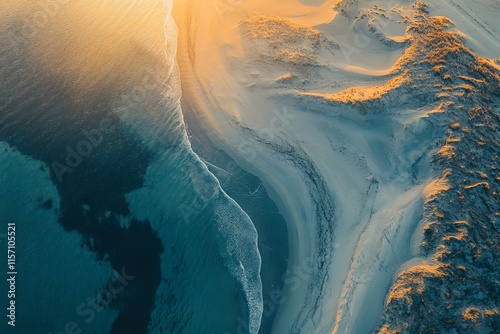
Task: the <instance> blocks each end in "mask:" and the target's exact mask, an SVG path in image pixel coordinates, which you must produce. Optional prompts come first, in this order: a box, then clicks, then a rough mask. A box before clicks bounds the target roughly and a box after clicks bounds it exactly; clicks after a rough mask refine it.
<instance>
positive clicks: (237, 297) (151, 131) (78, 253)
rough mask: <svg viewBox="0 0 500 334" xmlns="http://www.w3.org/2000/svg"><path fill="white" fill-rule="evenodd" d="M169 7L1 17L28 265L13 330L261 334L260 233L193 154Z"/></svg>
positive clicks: (4, 217) (7, 181)
mask: <svg viewBox="0 0 500 334" xmlns="http://www.w3.org/2000/svg"><path fill="white" fill-rule="evenodd" d="M170 6H171V4H170V3H164V2H156V1H137V2H134V3H133V4H132V5H121V4H119V3H118V2H116V1H109V2H107V1H90V2H89V1H83V0H81V1H77V0H74V1H71V2H69V3H66V4H62V3H58V2H54V4H53V6H52V7H50V8H47V7H41V6H39V5H36V4H35V5H33V4H32V3H31V2H29V1H7V2H5V3H3V4H2V5H1V7H0V9H1V10H0V16H3V17H2V19H1V21H0V22H2V23H1V24H0V30H1V31H2V33H1V34H0V36H1V37H0V44H1V46H2V47H1V49H0V63H1V66H0V76H1V77H2V81H1V86H0V97H1V98H2V104H0V144H1V147H3V148H4V149H2V150H0V161H2V165H1V167H2V169H1V173H2V175H1V177H0V182H1V183H0V189H1V190H0V191H1V197H2V204H3V205H2V206H0V209H1V210H2V212H0V225H1V227H2V228H4V227H5V226H6V224H7V223H8V222H9V221H15V222H16V223H17V224H18V226H19V232H18V233H19V234H20V237H19V241H18V242H19V245H18V248H19V252H21V253H22V254H23V255H22V256H19V263H18V266H19V276H18V282H19V289H20V293H19V295H18V304H19V308H18V324H17V328H16V330H17V331H16V332H19V333H32V332H46V333H49V332H54V333H59V332H61V331H64V328H65V326H67V324H68V322H74V323H76V324H77V325H78V328H81V329H83V332H84V333H94V332H95V333H107V332H110V333H120V334H121V333H134V334H136V333H137V334H138V333H201V332H203V333H225V332H228V333H240V332H242V333H247V332H252V333H256V332H257V331H258V329H259V326H260V321H261V315H262V286H261V279H260V265H261V259H260V254H259V252H258V248H257V232H256V230H255V227H254V225H253V224H252V221H251V220H250V218H249V216H248V215H247V214H246V213H245V212H244V211H243V210H242V209H241V208H240V206H239V205H238V204H237V203H236V202H235V201H234V200H233V199H231V198H230V197H229V196H227V195H226V193H224V192H223V191H222V190H221V188H220V186H219V182H218V180H217V179H216V178H215V177H214V175H213V174H212V173H211V172H210V171H209V170H208V169H207V167H206V166H205V164H203V163H202V161H201V160H200V159H199V158H198V157H197V156H196V154H194V152H193V151H192V150H191V146H190V143H189V141H188V138H187V134H186V131H185V126H184V121H183V116H182V111H181V109H180V104H179V99H180V85H179V80H178V74H177V73H176V68H175V66H174V62H175V37H176V36H175V26H174V25H173V22H172V21H171V19H169V17H170V16H169V10H170ZM15 159H17V160H15ZM13 161H19V162H16V164H21V165H20V166H19V167H17V168H16V165H13V164H14V162H13ZM30 166H31V167H30ZM33 166H34V167H33ZM18 184H19V185H23V186H22V187H21V186H19V187H17V186H16V185H18ZM13 187H14V188H13ZM27 191H30V192H31V193H32V194H33V195H32V196H31V194H30V196H31V197H30V196H28V194H26V192H27ZM35 194H37V195H36V196H35ZM38 194H39V195H38ZM8 197H11V198H12V199H13V201H15V203H16V207H17V208H18V209H17V210H11V209H10V208H11V207H13V204H12V205H11V204H9V202H8V201H6V200H5V198H8ZM32 197H33V198H35V200H36V202H35V200H34V199H33V198H32ZM35 226H36V228H35ZM39 226H48V227H47V228H43V229H40V228H39ZM42 231H43V235H39V234H40V233H42ZM54 245H57V247H54ZM40 250H46V252H43V254H40ZM30 252H36V254H31V253H30ZM1 260H2V261H3V260H4V259H3V258H2V259H1ZM42 260H43V263H39V262H38V261H42ZM0 264H1V265H4V264H3V263H0ZM75 268H77V269H75ZM113 270H114V271H116V272H117V273H122V272H126V273H127V275H128V276H129V277H131V279H130V281H129V282H127V285H126V286H125V287H124V289H123V291H120V292H119V293H113V294H111V295H110V296H111V297H109V298H108V299H107V301H108V303H107V304H108V305H107V306H106V307H105V308H102V309H101V308H99V309H98V310H99V311H97V310H95V311H94V313H95V314H94V317H91V316H90V314H91V312H92V311H91V310H90V308H88V306H86V305H85V303H86V302H87V298H96V299H97V300H101V299H105V298H104V297H105V296H104V295H105V294H106V290H107V289H109V281H110V279H112V278H113V277H115V274H116V273H114V272H113ZM132 277H133V278H132ZM48 281H50V283H48ZM40 282H47V283H40ZM4 285H5V283H4V282H2V283H1V284H0V288H1V289H2V291H3V290H4V288H5V287H4ZM39 286H42V287H49V288H48V289H46V290H45V289H42V288H40V289H37V290H36V291H31V287H39ZM23 290H24V291H23ZM103 290H104V295H103V293H102V291H103ZM99 291H101V292H99ZM108 291H109V290H108ZM98 292H99V293H98ZM2 298H3V297H2ZM2 301H3V300H2ZM82 303H83V304H84V307H82V308H79V306H80V305H81V304H82ZM82 313H83V314H84V315H82ZM1 326H2V329H5V330H10V329H9V328H4V326H5V323H2V325H1ZM4 332H6V331H4V330H2V333H4ZM7 333H8V332H7Z"/></svg>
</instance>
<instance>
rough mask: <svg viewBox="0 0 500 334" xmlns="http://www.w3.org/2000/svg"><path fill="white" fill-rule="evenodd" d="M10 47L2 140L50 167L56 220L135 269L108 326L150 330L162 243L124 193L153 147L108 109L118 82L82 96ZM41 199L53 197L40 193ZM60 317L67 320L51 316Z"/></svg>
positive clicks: (115, 263)
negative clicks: (56, 199)
mask: <svg viewBox="0 0 500 334" xmlns="http://www.w3.org/2000/svg"><path fill="white" fill-rule="evenodd" d="M0 44H1V45H6V44H5V41H3V42H2V43H0ZM10 51H11V50H10V49H9V48H4V49H2V50H1V51H0V52H2V57H1V58H0V59H1V69H0V76H1V77H2V80H1V83H0V96H1V97H8V101H7V103H3V104H1V105H0V141H5V142H7V143H8V144H9V145H10V146H12V147H14V148H16V149H17V150H18V151H20V152H21V153H22V154H24V155H26V156H29V157H32V158H34V159H37V160H40V161H43V162H44V163H45V164H46V165H47V166H50V167H51V177H52V180H53V182H54V184H55V185H56V187H57V190H58V193H59V196H60V215H59V223H60V224H61V225H62V226H63V227H64V229H65V230H66V231H68V232H71V231H76V232H78V233H79V234H80V235H81V236H82V237H83V245H84V246H86V247H88V248H89V249H90V250H91V251H93V252H95V254H96V257H97V259H98V260H101V261H104V260H105V261H108V262H109V263H110V264H111V266H112V267H113V268H114V269H115V270H116V271H117V272H119V273H120V272H122V269H123V268H125V270H126V272H127V273H128V274H130V275H133V276H135V278H134V280H132V281H131V282H130V284H129V286H128V287H127V289H125V290H124V292H123V293H121V294H119V295H118V296H117V298H115V299H114V300H113V302H112V303H111V307H114V308H115V309H117V310H119V315H118V317H117V319H116V320H115V322H114V323H113V327H112V331H111V332H112V333H116V334H123V333H137V334H140V333H147V327H148V323H149V321H150V313H151V311H152V310H153V308H154V297H155V293H156V290H157V287H158V285H159V283H160V279H161V272H160V255H161V253H162V252H163V245H162V243H161V241H160V239H159V238H158V236H157V235H156V233H155V231H153V230H152V228H151V227H150V225H149V223H148V222H147V221H138V220H135V219H131V218H130V216H131V215H130V210H129V208H128V205H127V203H126V200H125V194H127V193H129V192H131V191H133V190H135V189H138V188H140V187H142V186H143V183H144V174H145V172H146V168H147V166H148V164H149V162H150V161H151V159H152V154H151V152H149V151H148V150H147V149H146V148H145V147H144V145H143V144H142V143H141V142H139V140H138V139H137V138H136V137H134V136H132V135H130V133H129V132H128V130H127V129H126V128H125V126H124V125H123V124H122V123H121V122H120V120H119V119H118V118H117V117H116V116H115V115H114V114H113V113H112V112H111V106H110V104H109V101H112V100H113V99H115V98H116V96H115V95H114V94H115V93H116V87H114V86H103V87H101V88H102V89H101V90H100V91H99V92H96V94H94V95H93V96H87V97H86V98H87V99H86V100H85V101H77V100H75V99H74V98H72V92H71V91H70V89H69V88H68V85H67V83H66V82H65V81H64V79H63V78H62V77H58V76H56V75H48V74H47V72H44V71H43V70H41V69H39V68H37V67H36V66H34V65H33V63H34V62H33V61H32V60H30V58H29V57H28V56H26V54H27V53H23V52H19V50H17V51H16V52H15V53H14V52H13V53H12V54H9V52H10ZM41 206H42V207H44V208H47V209H50V208H51V206H52V204H51V202H50V200H49V199H42V202H41ZM122 217H129V218H130V222H129V226H127V227H124V226H122V225H121V223H120V219H121V218H122ZM61 251H64V250H61ZM30 274H32V275H36V273H30ZM90 274H91V273H90ZM103 288H105V287H103ZM62 293H64V292H62ZM75 302H76V301H75ZM25 307H29V306H28V305H26V306H25ZM33 307H34V309H33V312H35V309H36V307H37V306H33ZM61 307H73V305H61ZM58 320H59V321H62V320H65V319H48V320H47V322H48V323H50V322H56V323H57V321H58ZM61 327H64V324H61ZM32 332H37V329H36V328H33V331H32Z"/></svg>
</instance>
